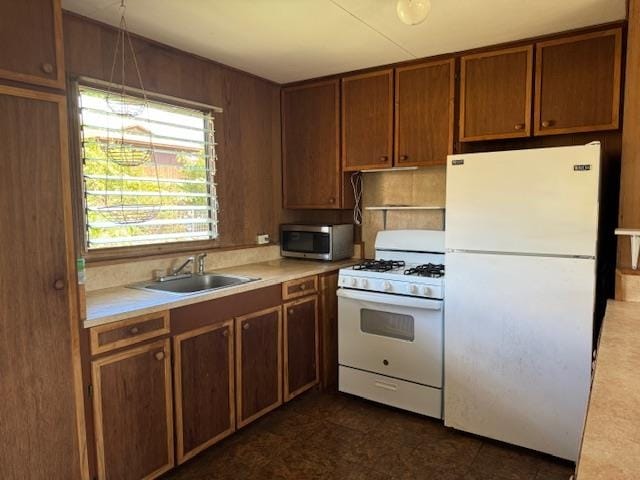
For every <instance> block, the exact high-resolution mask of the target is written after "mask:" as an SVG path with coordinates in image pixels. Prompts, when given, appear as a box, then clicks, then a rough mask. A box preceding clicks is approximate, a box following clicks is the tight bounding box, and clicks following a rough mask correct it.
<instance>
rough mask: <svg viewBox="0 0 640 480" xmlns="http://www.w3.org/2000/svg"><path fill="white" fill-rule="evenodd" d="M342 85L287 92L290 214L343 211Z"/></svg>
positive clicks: (284, 92)
mask: <svg viewBox="0 0 640 480" xmlns="http://www.w3.org/2000/svg"><path fill="white" fill-rule="evenodd" d="M339 105H340V83H339V81H338V80H329V81H326V82H318V83H312V84H307V85H302V86H299V87H290V88H285V89H283V90H282V169H283V171H282V177H283V193H284V208H340V198H341V197H340V188H341V185H342V176H341V172H340V107H339Z"/></svg>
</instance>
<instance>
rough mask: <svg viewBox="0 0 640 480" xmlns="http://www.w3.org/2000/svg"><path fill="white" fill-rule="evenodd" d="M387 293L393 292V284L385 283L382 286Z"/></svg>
mask: <svg viewBox="0 0 640 480" xmlns="http://www.w3.org/2000/svg"><path fill="white" fill-rule="evenodd" d="M382 287H383V288H384V291H385V292H390V291H391V290H392V286H391V282H384V284H383V285H382Z"/></svg>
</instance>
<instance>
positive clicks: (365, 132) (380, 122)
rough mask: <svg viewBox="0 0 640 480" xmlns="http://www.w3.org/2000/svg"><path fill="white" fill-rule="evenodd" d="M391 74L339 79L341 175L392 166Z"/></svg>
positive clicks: (377, 73)
mask: <svg viewBox="0 0 640 480" xmlns="http://www.w3.org/2000/svg"><path fill="white" fill-rule="evenodd" d="M392 144H393V70H383V71H380V72H373V73H365V74H362V75H355V76H352V77H345V78H343V79H342V165H343V169H344V170H345V171H355V170H366V169H369V168H387V167H391V166H392V158H391V155H392Z"/></svg>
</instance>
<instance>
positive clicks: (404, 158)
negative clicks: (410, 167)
mask: <svg viewBox="0 0 640 480" xmlns="http://www.w3.org/2000/svg"><path fill="white" fill-rule="evenodd" d="M400 160H409V155H400Z"/></svg>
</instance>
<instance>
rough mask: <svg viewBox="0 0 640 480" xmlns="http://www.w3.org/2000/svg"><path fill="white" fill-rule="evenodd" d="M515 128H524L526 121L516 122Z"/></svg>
mask: <svg viewBox="0 0 640 480" xmlns="http://www.w3.org/2000/svg"><path fill="white" fill-rule="evenodd" d="M513 128H515V129H516V130H522V129H523V128H524V123H516V124H515V125H514V126H513Z"/></svg>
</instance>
